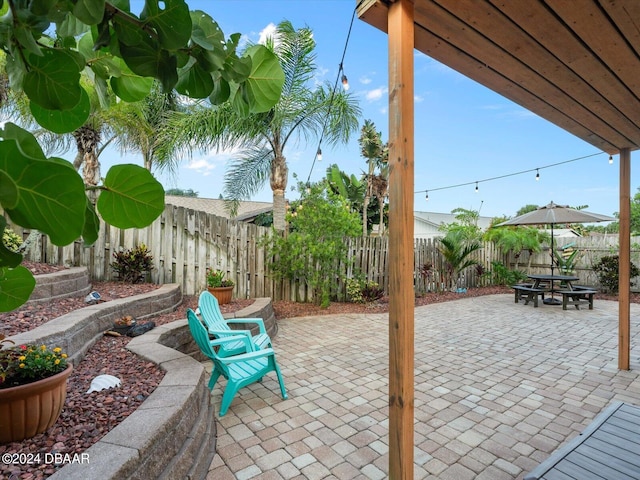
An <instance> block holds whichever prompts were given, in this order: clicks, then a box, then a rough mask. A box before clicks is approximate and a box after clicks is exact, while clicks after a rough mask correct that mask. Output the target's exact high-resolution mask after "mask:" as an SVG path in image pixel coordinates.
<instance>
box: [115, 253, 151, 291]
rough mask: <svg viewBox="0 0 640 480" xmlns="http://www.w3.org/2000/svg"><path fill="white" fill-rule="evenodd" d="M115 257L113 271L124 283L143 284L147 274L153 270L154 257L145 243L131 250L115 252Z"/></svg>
mask: <svg viewBox="0 0 640 480" xmlns="http://www.w3.org/2000/svg"><path fill="white" fill-rule="evenodd" d="M113 257H114V258H115V260H114V261H113V262H111V269H112V270H113V271H114V272H115V273H116V275H117V276H118V279H119V280H121V281H123V282H127V283H141V282H142V280H143V279H144V277H145V273H146V272H150V271H151V270H153V257H152V256H151V255H150V254H149V249H148V248H147V246H146V245H145V244H144V243H142V244H140V245H138V246H137V247H135V248H132V249H130V250H125V251H122V252H114V254H113Z"/></svg>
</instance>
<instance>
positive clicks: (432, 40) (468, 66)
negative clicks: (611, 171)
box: [416, 28, 640, 154]
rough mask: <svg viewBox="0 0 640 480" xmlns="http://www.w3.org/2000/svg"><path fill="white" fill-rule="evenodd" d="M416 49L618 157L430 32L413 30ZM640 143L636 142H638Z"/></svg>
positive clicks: (560, 114)
mask: <svg viewBox="0 0 640 480" xmlns="http://www.w3.org/2000/svg"><path fill="white" fill-rule="evenodd" d="M416 48H417V49H418V50H420V51H421V52H424V53H425V54H426V55H428V56H430V57H431V58H433V59H435V60H437V61H439V62H441V63H444V64H446V65H448V66H449V67H451V68H452V69H454V70H456V71H459V72H462V71H465V72H466V73H465V75H466V76H468V77H469V78H471V79H472V80H474V81H476V82H478V83H480V84H481V85H484V86H485V87H487V88H489V89H492V90H494V91H497V92H499V93H500V95H502V96H504V97H505V98H507V99H509V100H511V101H512V102H514V103H516V104H518V105H522V106H524V107H525V108H527V109H528V110H531V111H532V112H535V113H536V114H537V115H539V116H540V117H542V118H544V119H546V120H548V121H550V122H551V123H553V124H555V125H557V126H558V127H560V128H562V129H564V130H566V131H568V132H570V133H572V134H573V135H575V136H577V137H578V138H581V139H582V140H584V141H585V142H587V143H590V144H591V145H593V146H594V147H596V148H598V149H600V150H602V151H604V152H607V153H610V154H616V153H618V150H619V148H621V147H620V146H617V145H614V144H612V143H610V142H609V141H607V140H606V139H605V138H603V137H601V136H598V135H596V134H594V133H593V132H592V131H591V130H589V129H588V128H586V127H584V126H583V125H581V124H580V123H578V122H577V121H576V120H574V119H573V118H571V117H568V116H567V115H565V114H564V113H563V112H561V111H560V110H558V109H557V108H555V107H554V106H553V105H551V104H549V103H548V102H546V101H544V100H542V99H540V98H538V97H536V96H534V95H532V94H531V92H529V91H527V90H525V89H523V88H522V87H520V86H519V85H518V84H515V83H513V82H511V81H510V80H508V79H506V78H505V77H503V76H502V75H500V74H498V73H497V72H495V71H494V70H492V69H490V68H488V67H487V66H486V65H484V64H482V63H480V62H478V61H477V60H475V59H473V58H471V57H469V56H468V55H467V54H466V53H465V52H463V51H460V50H459V49H457V48H455V47H453V46H452V45H450V44H448V43H446V42H444V41H442V40H441V39H439V38H438V37H436V36H435V35H433V34H432V33H431V32H428V31H426V30H424V29H422V28H418V29H417V30H416ZM638 141H639V142H640V138H639V139H638Z"/></svg>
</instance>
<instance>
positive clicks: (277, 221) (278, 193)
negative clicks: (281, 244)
mask: <svg viewBox="0 0 640 480" xmlns="http://www.w3.org/2000/svg"><path fill="white" fill-rule="evenodd" d="M285 211H286V201H285V199H284V190H274V191H273V227H274V228H275V229H276V230H279V231H283V230H284V229H285V227H286V222H285V219H284V212H285ZM276 212H282V215H280V214H276Z"/></svg>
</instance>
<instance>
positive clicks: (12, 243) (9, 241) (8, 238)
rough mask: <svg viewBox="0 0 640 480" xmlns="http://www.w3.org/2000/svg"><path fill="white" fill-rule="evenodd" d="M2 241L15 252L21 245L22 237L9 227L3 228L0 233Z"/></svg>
mask: <svg viewBox="0 0 640 480" xmlns="http://www.w3.org/2000/svg"><path fill="white" fill-rule="evenodd" d="M2 243H4V246H5V247H7V249H9V250H11V251H12V252H17V251H18V250H19V249H20V245H22V238H21V237H20V235H18V234H17V233H16V232H14V231H13V230H11V229H10V228H5V229H4V232H3V233H2Z"/></svg>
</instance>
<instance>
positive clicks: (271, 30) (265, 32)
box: [258, 23, 278, 45]
mask: <svg viewBox="0 0 640 480" xmlns="http://www.w3.org/2000/svg"><path fill="white" fill-rule="evenodd" d="M275 33H276V26H275V24H274V23H270V24H269V25H267V26H266V27H264V28H263V29H262V31H261V32H260V35H259V38H258V43H259V44H261V45H264V44H265V43H266V42H267V38H269V37H274V35H275ZM274 40H275V37H274ZM274 43H275V44H276V45H277V43H278V42H277V40H276V41H274Z"/></svg>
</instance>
